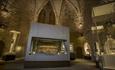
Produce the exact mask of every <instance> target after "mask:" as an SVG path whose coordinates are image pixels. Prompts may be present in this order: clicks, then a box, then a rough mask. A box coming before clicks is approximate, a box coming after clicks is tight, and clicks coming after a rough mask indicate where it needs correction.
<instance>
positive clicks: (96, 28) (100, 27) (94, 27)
mask: <svg viewBox="0 0 115 70" xmlns="http://www.w3.org/2000/svg"><path fill="white" fill-rule="evenodd" d="M101 29H104V26H103V25H101V26H92V27H91V30H92V31H94V30H101Z"/></svg>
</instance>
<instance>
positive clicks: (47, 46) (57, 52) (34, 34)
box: [24, 23, 70, 67]
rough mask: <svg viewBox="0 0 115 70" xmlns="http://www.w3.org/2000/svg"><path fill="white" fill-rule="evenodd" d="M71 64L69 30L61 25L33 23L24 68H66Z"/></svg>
mask: <svg viewBox="0 0 115 70" xmlns="http://www.w3.org/2000/svg"><path fill="white" fill-rule="evenodd" d="M31 62H33V64H31ZM69 62H70V52H69V29H68V28H67V27H63V26H59V25H49V24H40V23H32V24H31V27H30V33H29V37H28V43H27V47H26V52H25V64H24V66H25V67H32V65H33V66H34V65H37V67H46V66H49V65H50V66H51V67H52V66H63V65H64V66H65V64H66V65H69ZM35 63H37V64H35ZM60 63H61V64H60ZM44 64H45V66H44ZM50 66H49V67H50Z"/></svg>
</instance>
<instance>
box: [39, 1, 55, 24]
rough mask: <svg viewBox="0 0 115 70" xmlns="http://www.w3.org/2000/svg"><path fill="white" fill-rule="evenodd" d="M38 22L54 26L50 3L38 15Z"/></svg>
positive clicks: (53, 15)
mask: <svg viewBox="0 0 115 70" xmlns="http://www.w3.org/2000/svg"><path fill="white" fill-rule="evenodd" d="M38 22H40V23H46V24H53V25H54V24H55V14H54V10H53V8H52V5H51V3H50V1H49V2H48V3H47V4H46V5H45V6H44V8H43V9H42V10H41V12H40V13H39V15H38Z"/></svg>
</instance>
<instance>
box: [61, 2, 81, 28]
mask: <svg viewBox="0 0 115 70" xmlns="http://www.w3.org/2000/svg"><path fill="white" fill-rule="evenodd" d="M63 21H65V22H63ZM69 21H70V22H69ZM60 22H61V24H62V25H65V26H69V27H70V29H72V30H74V29H76V25H77V23H79V12H78V9H76V8H75V7H74V6H73V4H72V3H70V2H69V1H68V0H63V3H62V9H61V13H60ZM63 23H64V24H63ZM70 23H71V24H70Z"/></svg>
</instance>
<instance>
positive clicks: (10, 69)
mask: <svg viewBox="0 0 115 70" xmlns="http://www.w3.org/2000/svg"><path fill="white" fill-rule="evenodd" d="M0 70H99V69H97V68H96V67H95V64H94V63H93V62H91V61H87V60H83V59H76V60H74V61H71V66H69V67H56V68H24V65H23V64H11V63H8V64H6V65H0Z"/></svg>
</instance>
